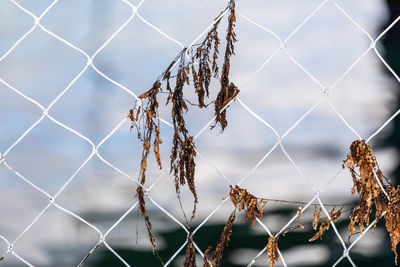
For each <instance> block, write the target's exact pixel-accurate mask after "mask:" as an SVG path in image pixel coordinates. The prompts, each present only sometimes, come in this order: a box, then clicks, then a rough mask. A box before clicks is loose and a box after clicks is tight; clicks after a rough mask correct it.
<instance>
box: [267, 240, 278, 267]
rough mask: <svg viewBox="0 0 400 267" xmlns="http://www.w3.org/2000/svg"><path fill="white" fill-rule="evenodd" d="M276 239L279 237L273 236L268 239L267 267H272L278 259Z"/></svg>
mask: <svg viewBox="0 0 400 267" xmlns="http://www.w3.org/2000/svg"><path fill="white" fill-rule="evenodd" d="M278 239H279V236H277V237H275V236H273V235H272V236H270V237H269V238H268V244H267V255H268V261H269V267H274V266H275V264H276V262H277V261H278V259H279V253H278Z"/></svg>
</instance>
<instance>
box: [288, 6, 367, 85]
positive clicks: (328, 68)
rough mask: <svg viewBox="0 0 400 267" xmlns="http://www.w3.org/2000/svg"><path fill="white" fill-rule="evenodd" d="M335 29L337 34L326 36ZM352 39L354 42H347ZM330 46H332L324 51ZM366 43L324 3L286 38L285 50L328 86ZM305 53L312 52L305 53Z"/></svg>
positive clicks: (346, 20) (345, 19) (356, 30)
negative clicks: (293, 33) (291, 35)
mask: <svg viewBox="0 0 400 267" xmlns="http://www.w3.org/2000/svg"><path fill="white" fill-rule="evenodd" d="M330 21H335V23H330ZM339 28H340V29H341V30H340V35H338V36H333V35H331V34H330V33H331V32H336V31H338V29H339ZM342 29H345V30H342ZM355 36H357V38H355ZM352 38H355V40H356V41H351V42H349V41H348V40H350V39H352ZM304 42H306V43H307V45H304V44H305V43H304ZM331 43H333V45H332V47H331V48H329V50H328V49H327V47H329V46H330V45H329V44H331ZM369 43H370V40H369V38H368V37H367V36H366V35H365V34H364V33H363V32H362V31H360V29H358V28H357V27H356V26H355V25H354V24H352V23H351V22H350V21H349V20H348V19H347V18H346V17H345V16H343V14H342V13H341V12H340V11H339V10H338V9H337V8H336V7H335V6H334V4H333V3H332V2H331V1H328V3H327V4H325V5H324V6H323V7H322V8H321V9H319V10H318V12H317V13H315V15H313V16H312V17H311V18H310V19H309V20H308V21H307V22H306V23H305V24H304V25H303V26H302V27H301V29H299V30H298V31H297V32H296V34H295V35H293V37H292V38H290V40H289V41H288V43H287V50H288V51H289V53H290V54H291V55H292V56H293V57H294V58H295V59H296V60H297V61H298V62H299V63H300V64H301V65H302V66H303V67H304V68H305V69H307V70H308V71H309V72H310V73H311V74H312V75H313V76H315V77H316V78H317V79H318V80H320V81H321V82H322V84H324V85H326V86H328V85H330V84H332V83H333V82H335V81H336V79H337V78H338V77H339V76H340V75H341V74H342V73H343V72H344V71H345V70H346V69H347V68H348V67H349V66H351V64H353V62H354V61H356V60H357V59H358V57H360V56H361V55H362V53H363V52H364V51H365V50H366V49H367V48H368V46H369ZM309 50H311V51H313V52H312V53H308V52H307V51H309ZM321 66H323V67H321Z"/></svg>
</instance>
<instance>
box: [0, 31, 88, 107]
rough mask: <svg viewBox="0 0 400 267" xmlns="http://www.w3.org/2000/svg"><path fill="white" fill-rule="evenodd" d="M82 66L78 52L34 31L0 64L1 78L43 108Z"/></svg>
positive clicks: (41, 32)
mask: <svg viewBox="0 0 400 267" xmlns="http://www.w3.org/2000/svg"><path fill="white" fill-rule="evenodd" d="M85 63H86V60H85V58H84V56H82V55H81V54H80V53H79V52H77V51H75V50H73V49H71V48H70V47H68V46H67V45H66V44H64V43H62V42H60V41H58V40H56V39H55V38H53V37H52V36H50V35H49V34H47V33H45V32H43V31H42V30H41V29H39V28H36V29H35V30H34V31H33V32H31V33H30V34H29V35H28V36H27V37H26V38H25V39H23V40H22V42H21V43H20V44H19V45H18V46H16V47H15V49H14V50H13V51H12V52H11V53H10V54H8V56H7V57H6V58H4V59H3V60H2V61H1V62H0V78H2V79H4V80H5V81H6V82H7V83H9V84H10V85H11V86H13V87H15V88H16V89H18V90H19V91H20V92H22V93H24V94H26V95H27V96H29V97H32V98H34V99H36V100H37V101H39V102H40V103H42V105H49V104H50V103H51V101H52V100H53V99H54V98H55V97H56V96H57V95H58V94H60V93H61V92H62V91H63V90H64V88H65V87H67V85H68V83H69V82H70V81H71V80H72V79H73V78H74V77H75V76H76V75H77V74H78V73H79V72H80V71H81V70H82V68H83V67H84V65H85ZM66 64H67V65H68V66H69V67H68V68H66V67H65V66H66ZM16 69H18V70H19V71H18V72H16V71H15V70H16ZM21 73H23V74H24V75H21Z"/></svg>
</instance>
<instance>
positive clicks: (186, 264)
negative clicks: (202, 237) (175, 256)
mask: <svg viewBox="0 0 400 267" xmlns="http://www.w3.org/2000/svg"><path fill="white" fill-rule="evenodd" d="M195 251H196V248H195V247H194V244H193V234H192V233H190V234H189V236H188V244H187V247H186V256H185V258H184V259H183V267H196V254H195Z"/></svg>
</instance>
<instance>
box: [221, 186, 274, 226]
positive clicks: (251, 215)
mask: <svg viewBox="0 0 400 267" xmlns="http://www.w3.org/2000/svg"><path fill="white" fill-rule="evenodd" d="M230 188H231V191H230V193H229V196H230V198H231V201H232V203H233V205H234V206H235V207H236V208H237V209H238V210H239V211H241V210H243V209H244V210H245V211H246V217H245V221H247V220H248V219H250V221H251V222H252V223H253V225H255V223H256V218H257V217H258V218H262V215H263V209H264V206H265V204H267V202H266V201H265V200H262V199H260V200H258V199H257V198H256V197H255V196H253V195H252V194H250V193H249V192H247V190H246V189H243V188H240V187H239V186H237V185H236V186H235V187H232V186H230Z"/></svg>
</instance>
